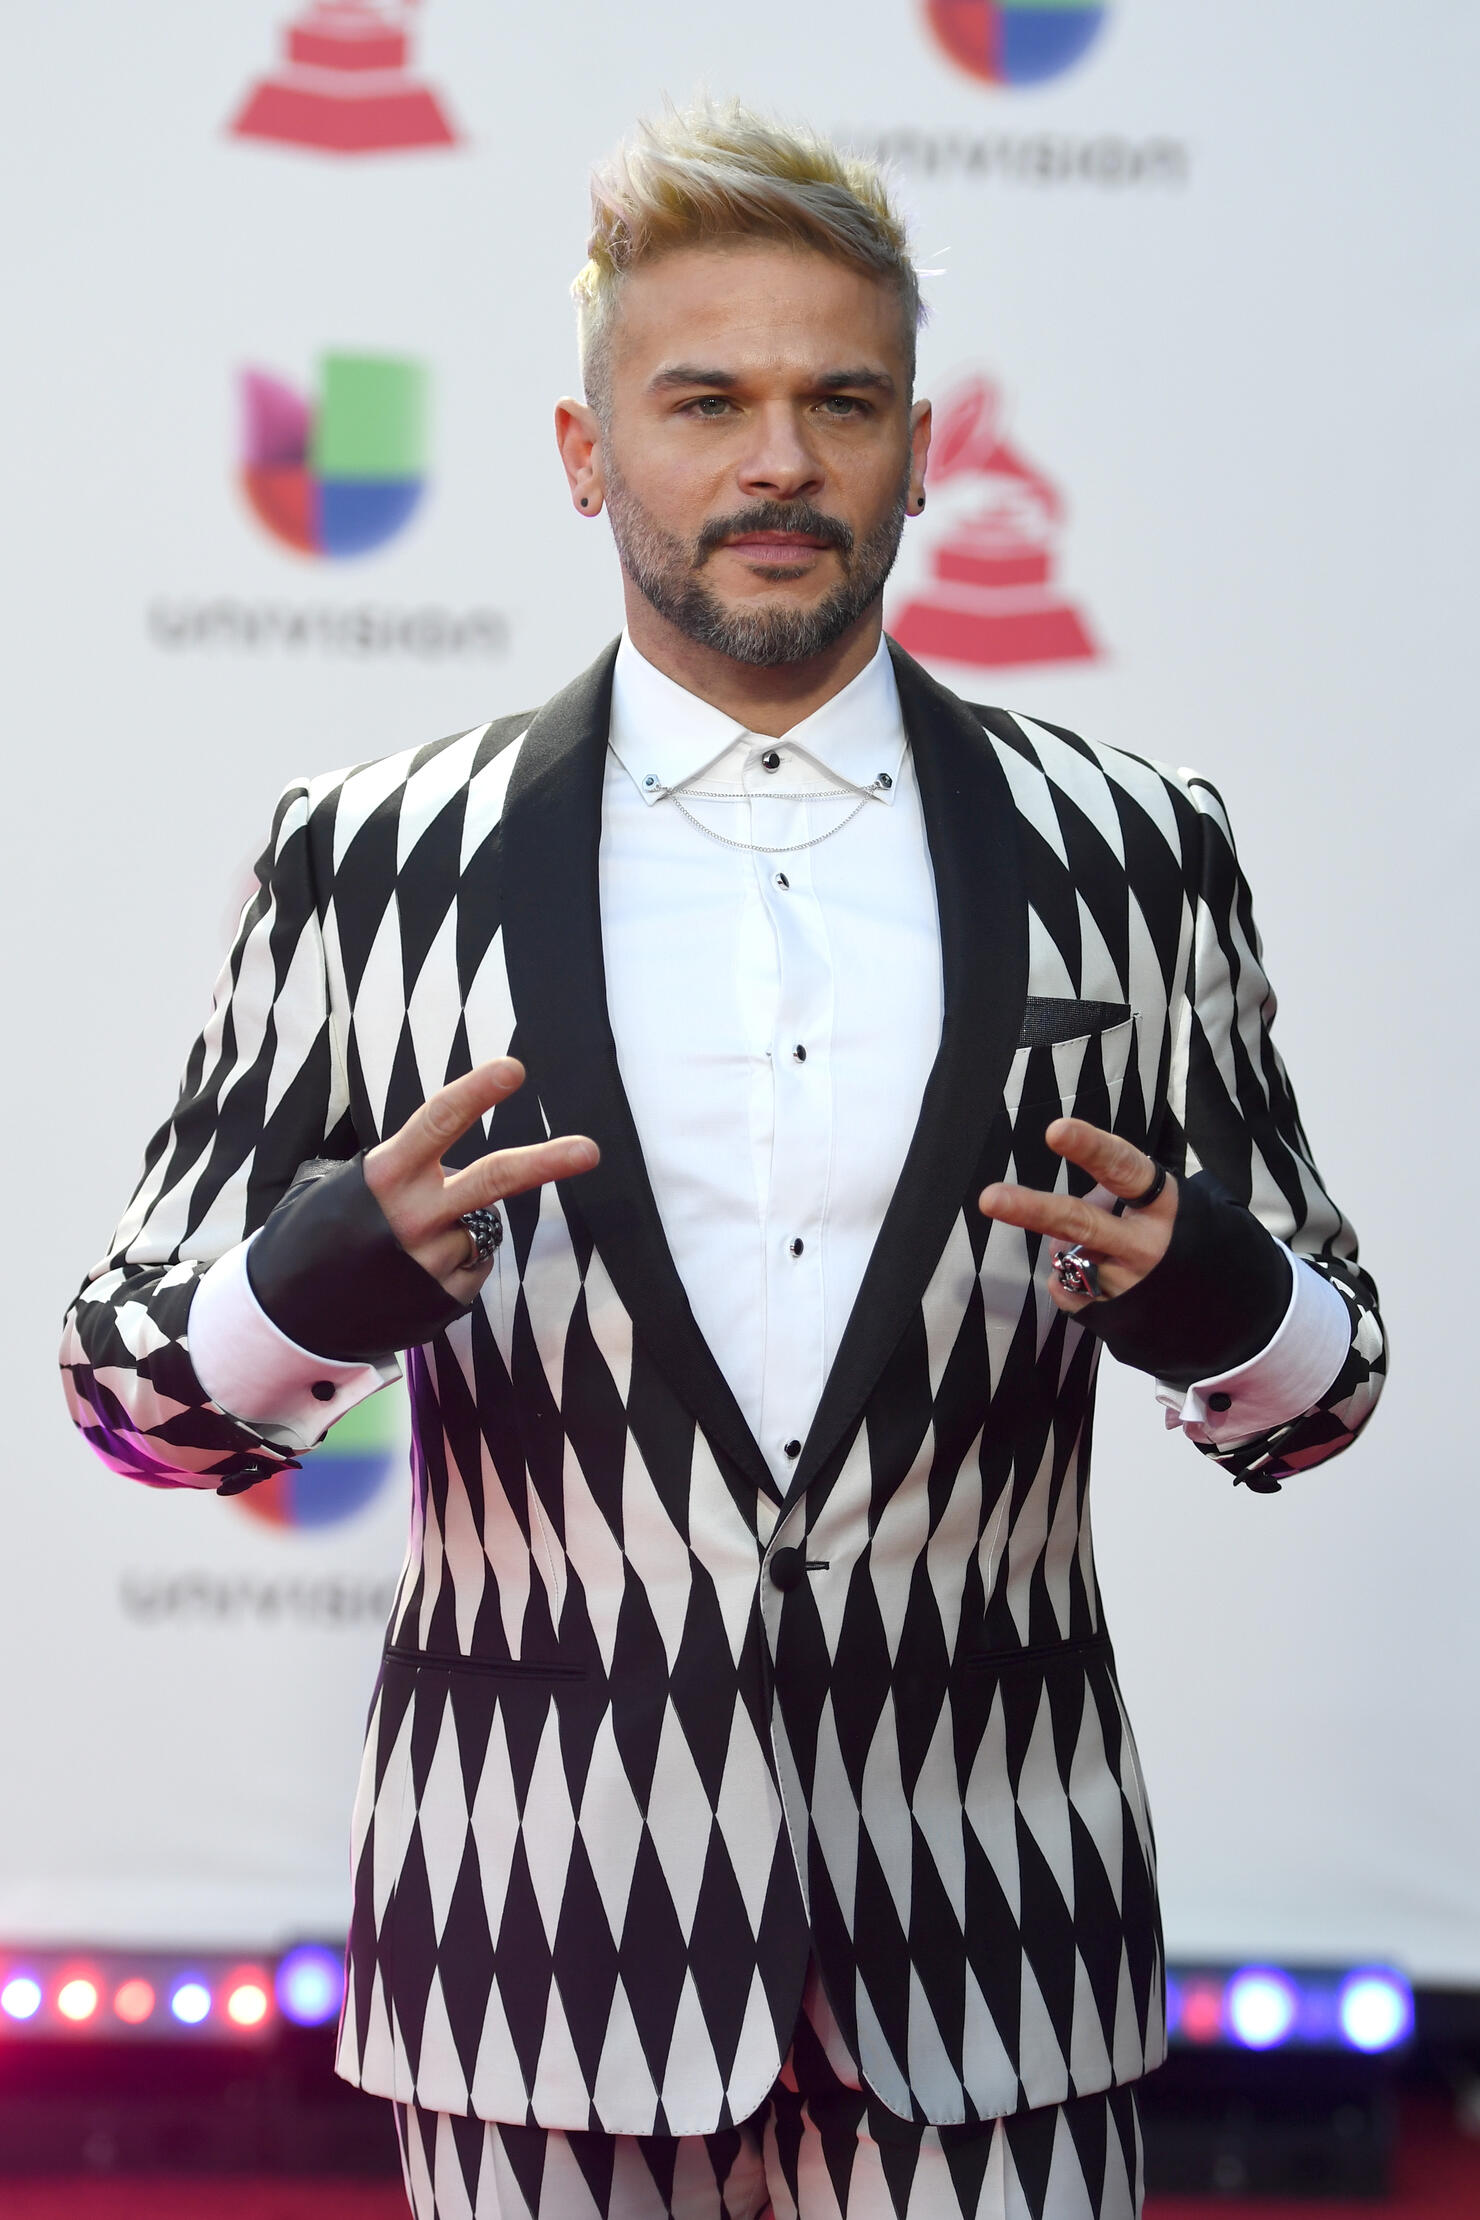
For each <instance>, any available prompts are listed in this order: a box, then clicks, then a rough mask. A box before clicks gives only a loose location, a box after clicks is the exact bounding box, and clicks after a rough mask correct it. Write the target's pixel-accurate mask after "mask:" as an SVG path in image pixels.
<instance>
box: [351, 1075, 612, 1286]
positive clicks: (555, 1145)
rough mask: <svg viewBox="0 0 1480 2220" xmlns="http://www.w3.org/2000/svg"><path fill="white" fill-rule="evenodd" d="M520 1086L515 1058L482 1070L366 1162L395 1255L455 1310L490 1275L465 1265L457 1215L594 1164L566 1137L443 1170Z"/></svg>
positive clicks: (595, 1157)
mask: <svg viewBox="0 0 1480 2220" xmlns="http://www.w3.org/2000/svg"><path fill="white" fill-rule="evenodd" d="M523 1084H524V1066H523V1065H522V1064H521V1063H519V1062H518V1061H517V1059H516V1058H514V1057H512V1056H499V1057H495V1059H494V1061H493V1062H492V1063H490V1064H479V1065H477V1066H476V1067H475V1069H474V1070H472V1071H470V1072H466V1073H465V1074H464V1075H463V1077H462V1078H461V1079H454V1080H453V1082H452V1084H451V1085H450V1086H448V1087H439V1088H438V1090H437V1092H436V1094H434V1095H430V1096H428V1098H427V1100H426V1101H425V1102H424V1103H423V1104H422V1106H421V1108H420V1109H419V1110H418V1111H416V1112H415V1113H414V1115H413V1116H411V1117H409V1118H408V1119H407V1120H406V1123H405V1124H404V1125H403V1126H402V1127H401V1129H400V1131H399V1132H398V1133H393V1134H391V1136H390V1138H389V1139H388V1140H385V1141H382V1142H381V1143H380V1146H379V1147H378V1148H373V1149H371V1150H370V1151H369V1153H368V1154H367V1155H366V1157H365V1160H364V1165H365V1184H366V1186H367V1187H368V1188H369V1190H370V1192H371V1194H372V1195H373V1196H374V1197H375V1200H376V1201H377V1202H378V1203H379V1205H380V1208H381V1210H382V1212H383V1213H384V1216H385V1219H386V1222H387V1223H388V1225H389V1226H390V1229H391V1231H392V1233H393V1234H394V1235H395V1237H396V1239H397V1240H398V1241H399V1242H400V1244H401V1247H402V1248H403V1249H404V1250H405V1251H406V1254H407V1255H408V1256H410V1257H413V1258H414V1259H415V1260H416V1262H417V1263H418V1264H419V1265H420V1266H421V1268H422V1270H423V1271H424V1272H430V1274H431V1275H432V1278H433V1279H434V1280H437V1281H439V1282H440V1283H441V1285H442V1287H443V1288H445V1290H446V1292H447V1293H448V1294H449V1295H450V1296H452V1297H453V1299H454V1300H455V1301H456V1302H459V1303H463V1304H467V1303H470V1302H471V1301H472V1300H473V1297H474V1296H475V1295H476V1294H477V1292H478V1290H479V1288H480V1287H481V1286H482V1285H483V1282H484V1281H485V1280H486V1279H487V1277H488V1275H489V1273H490V1272H491V1271H492V1269H493V1260H492V1258H489V1259H488V1260H487V1261H485V1262H483V1263H472V1264H470V1263H469V1262H468V1248H469V1242H468V1229H467V1227H466V1226H463V1225H460V1224H459V1223H458V1221H459V1219H460V1218H461V1217H462V1215H463V1213H464V1211H467V1210H486V1209H487V1208H488V1207H489V1206H490V1204H493V1203H497V1202H501V1201H502V1200H503V1199H504V1197H505V1196H506V1195H522V1194H524V1193H525V1192H526V1190H527V1189H529V1188H531V1187H543V1186H544V1185H545V1184H546V1182H547V1181H549V1180H555V1179H569V1178H570V1177H571V1176H572V1175H573V1174H574V1173H576V1172H589V1171H590V1170H592V1168H593V1167H594V1166H595V1165H596V1163H597V1162H598V1161H599V1158H600V1151H599V1150H598V1149H597V1146H596V1143H595V1142H594V1141H588V1140H587V1139H586V1138H585V1136H584V1135H583V1134H567V1135H565V1136H564V1137H563V1138H562V1139H560V1140H551V1141H537V1142H535V1143H534V1144H533V1145H532V1146H531V1147H529V1148H520V1149H494V1150H492V1151H490V1153H489V1154H488V1155H487V1156H480V1157H479V1158H478V1160H477V1162H476V1163H473V1164H469V1165H468V1166H467V1167H466V1168H465V1169H464V1170H462V1171H460V1172H447V1171H444V1170H443V1168H442V1159H443V1157H444V1156H445V1155H446V1153H447V1151H448V1150H449V1149H450V1148H451V1147H452V1144H453V1142H454V1141H456V1140H458V1139H459V1138H460V1137H461V1136H462V1135H463V1134H464V1133H466V1132H467V1130H468V1128H469V1126H471V1125H474V1124H476V1123H477V1121H478V1119H479V1118H482V1117H485V1116H486V1115H487V1114H488V1112H489V1111H490V1110H492V1109H494V1108H495V1107H496V1106H497V1104H499V1103H501V1102H505V1101H507V1100H508V1098H509V1096H510V1095H512V1094H514V1093H516V1092H517V1091H518V1089H519V1088H520V1087H522V1086H523Z"/></svg>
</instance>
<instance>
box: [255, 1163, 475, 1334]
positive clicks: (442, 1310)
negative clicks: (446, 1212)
mask: <svg viewBox="0 0 1480 2220" xmlns="http://www.w3.org/2000/svg"><path fill="white" fill-rule="evenodd" d="M247 1277H248V1279H249V1280H250V1281H251V1284H252V1292H253V1294H254V1295H255V1296H256V1298H257V1300H258V1302H259V1303H260V1304H261V1306H262V1308H263V1310H264V1311H266V1313H267V1315H268V1317H269V1318H270V1319H271V1320H272V1322H273V1324H274V1325H275V1326H276V1327H277V1328H278V1330H279V1332H280V1333H283V1334H285V1335H286V1336H287V1337H288V1339H289V1340H290V1341H293V1342H296V1343H297V1344H298V1346H299V1347H300V1348H301V1349H308V1350H313V1351H316V1352H317V1353H318V1354H319V1355H320V1356H324V1357H328V1358H330V1359H332V1360H333V1361H334V1362H336V1363H339V1364H350V1365H355V1364H378V1363H379V1362H381V1361H382V1360H383V1359H384V1358H385V1357H386V1356H387V1355H388V1354H389V1352H390V1351H392V1350H394V1349H412V1348H415V1347H416V1346H417V1345H418V1344H419V1343H421V1342H423V1341H430V1340H431V1338H432V1336H433V1334H438V1333H441V1331H442V1329H443V1328H444V1327H445V1326H450V1325H451V1324H452V1322H453V1320H454V1319H456V1318H461V1317H462V1316H463V1315H464V1313H465V1312H466V1311H467V1310H468V1309H469V1308H471V1305H469V1304H466V1303H459V1302H458V1301H456V1299H455V1298H454V1297H453V1296H451V1295H449V1294H448V1293H447V1290H446V1289H445V1288H444V1287H443V1285H442V1283H441V1281H440V1280H435V1279H433V1277H432V1275H431V1273H430V1272H425V1271H423V1270H422V1267H421V1266H420V1265H419V1264H418V1263H417V1262H416V1259H415V1258H414V1257H411V1256H408V1255H407V1253H406V1251H405V1250H404V1249H403V1248H402V1247H401V1244H400V1242H399V1241H398V1240H397V1239H396V1237H395V1235H394V1234H393V1233H392V1231H391V1229H390V1225H389V1223H388V1222H387V1220H386V1216H385V1213H384V1211H383V1210H382V1209H381V1207H380V1205H379V1203H378V1202H377V1201H376V1200H375V1197H374V1196H373V1195H372V1194H371V1192H370V1189H369V1187H368V1186H367V1185H366V1183H365V1166H364V1162H363V1159H362V1158H360V1157H358V1156H357V1157H354V1158H353V1159H352V1160H351V1162H349V1163H348V1164H335V1165H333V1166H332V1167H328V1168H326V1167H325V1166H323V1165H322V1164H319V1163H315V1164H313V1165H310V1166H307V1167H305V1172H304V1174H300V1176H299V1178H298V1180H297V1181H295V1183H294V1185H293V1186H292V1187H290V1188H289V1190H288V1192H287V1194H286V1195H285V1196H284V1197H283V1200H282V1201H281V1202H280V1203H279V1204H278V1206H277V1208H276V1209H275V1210H274V1211H273V1212H272V1214H271V1216H270V1217H269V1218H268V1221H267V1223H266V1225H265V1226H263V1228H262V1230H261V1232H260V1233H259V1234H258V1235H257V1237H256V1239H255V1240H254V1241H253V1242H252V1244H251V1247H250V1251H249V1254H248V1257H247Z"/></svg>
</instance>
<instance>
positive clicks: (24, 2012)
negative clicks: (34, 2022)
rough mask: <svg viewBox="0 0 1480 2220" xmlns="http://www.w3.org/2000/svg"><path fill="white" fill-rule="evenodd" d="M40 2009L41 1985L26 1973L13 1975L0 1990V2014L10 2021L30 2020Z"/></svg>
mask: <svg viewBox="0 0 1480 2220" xmlns="http://www.w3.org/2000/svg"><path fill="white" fill-rule="evenodd" d="M40 2009H41V1983H40V1982H39V1981H33V1980H32V1978H31V1976H30V1974H28V1973H13V1974H12V1975H11V1977H10V1979H9V1980H8V1981H7V1982H6V1984H5V1986H4V1988H3V1989H0V2012H3V2013H4V2014H5V2016H6V2018H7V2019H10V2020H30V2019H34V2018H35V2017H36V2014H37V2013H38V2012H39V2011H40Z"/></svg>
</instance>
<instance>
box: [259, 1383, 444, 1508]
mask: <svg viewBox="0 0 1480 2220" xmlns="http://www.w3.org/2000/svg"><path fill="white" fill-rule="evenodd" d="M405 1469H406V1418H405V1404H404V1401H403V1399H402V1398H401V1397H400V1396H399V1395H397V1394H386V1393H381V1394H379V1395H372V1396H369V1397H367V1398H366V1400H365V1401H364V1402H363V1403H357V1404H356V1405H355V1406H354V1409H353V1410H350V1411H346V1412H345V1415H344V1417H343V1418H342V1419H341V1420H340V1421H339V1424H338V1425H337V1426H335V1427H334V1428H333V1429H332V1431H331V1432H330V1433H329V1434H328V1435H326V1436H325V1438H324V1440H323V1441H321V1442H320V1443H319V1446H318V1448H317V1449H313V1450H310V1451H309V1453H308V1455H307V1456H306V1457H305V1458H304V1460H303V1462H302V1464H301V1465H300V1466H299V1467H298V1469H297V1470H296V1471H290V1472H275V1473H273V1474H272V1476H271V1478H270V1479H267V1480H259V1482H258V1483H257V1485H256V1487H254V1488H247V1489H245V1490H244V1491H243V1493H242V1494H241V1495H238V1496H234V1497H233V1498H232V1500H233V1502H234V1503H236V1505H237V1506H238V1508H239V1509H241V1510H243V1511H245V1512H247V1513H248V1515H249V1516H250V1517H252V1518H254V1519H260V1520H262V1522H263V1523H264V1524H265V1525H267V1526H278V1527H283V1526H287V1527H300V1528H301V1527H316V1526H338V1525H340V1524H342V1522H343V1521H344V1520H345V1519H352V1518H355V1517H357V1516H358V1514H359V1513H360V1512H361V1511H364V1510H368V1508H369V1506H370V1504H371V1503H372V1502H373V1501H374V1500H375V1498H376V1497H377V1496H378V1495H379V1493H380V1491H381V1489H382V1488H383V1487H384V1485H385V1483H386V1481H387V1479H388V1478H389V1477H390V1475H391V1473H392V1472H395V1471H401V1472H404V1471H405Z"/></svg>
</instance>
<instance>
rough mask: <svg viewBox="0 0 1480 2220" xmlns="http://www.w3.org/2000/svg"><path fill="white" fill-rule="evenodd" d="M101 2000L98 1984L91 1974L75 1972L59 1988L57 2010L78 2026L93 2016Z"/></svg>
mask: <svg viewBox="0 0 1480 2220" xmlns="http://www.w3.org/2000/svg"><path fill="white" fill-rule="evenodd" d="M99 2002H100V1999H99V1996H98V1985H97V1982H96V1981H94V1980H93V1979H92V1977H91V1975H90V1974H85V1973H74V1974H73V1975H72V1976H71V1977H70V1979H68V1980H66V1981H64V1982H63V1983H62V1985H61V1987H60V1988H59V1989H58V1990H57V2010H58V2011H59V2012H60V2013H61V2015H62V2018H63V2019H64V2020H71V2021H72V2022H73V2023H74V2025H77V2026H80V2025H81V2023H82V2022H83V2021H84V2020H90V2019H91V2018H92V2016H93V2014H94V2013H95V2012H96V2011H97V2008H98V2004H99Z"/></svg>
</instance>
